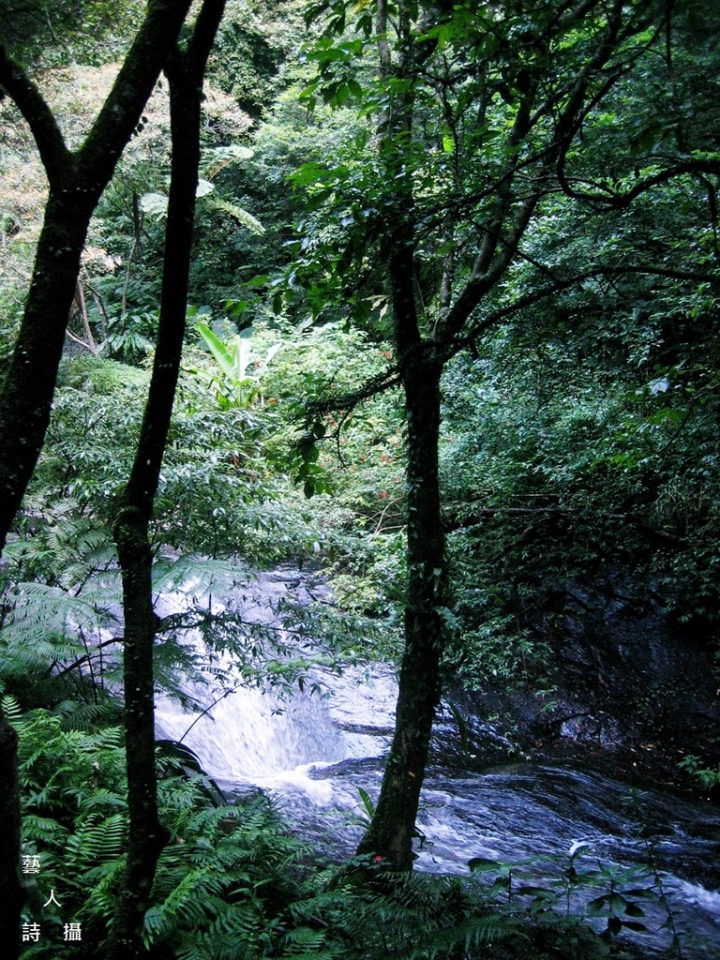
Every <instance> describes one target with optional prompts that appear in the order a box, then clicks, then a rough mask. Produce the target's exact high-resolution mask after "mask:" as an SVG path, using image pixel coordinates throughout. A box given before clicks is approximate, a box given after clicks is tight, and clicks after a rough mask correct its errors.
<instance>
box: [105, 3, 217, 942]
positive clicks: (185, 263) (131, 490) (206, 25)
mask: <svg viewBox="0 0 720 960" xmlns="http://www.w3.org/2000/svg"><path fill="white" fill-rule="evenodd" d="M224 7H225V0H205V3H204V4H203V7H202V9H201V11H200V13H199V15H198V19H197V21H196V24H195V28H194V31H193V36H192V39H191V41H190V44H189V46H188V48H187V50H186V51H184V52H182V53H181V52H180V51H179V50H177V49H176V50H175V51H174V52H173V53H172V54H171V56H170V57H169V58H168V62H167V65H166V68H165V73H166V75H167V78H168V81H169V85H170V124H171V134H172V169H171V182H170V196H169V201H168V218H167V226H166V232H165V254H164V261H163V283H162V293H161V301H160V320H159V326H158V337H157V345H156V351H155V359H154V364H153V372H152V379H151V383H150V389H149V392H148V398H147V402H146V405H145V411H144V415H143V422H142V426H141V429H140V436H139V439H138V444H137V450H136V454H135V460H134V463H133V467H132V471H131V474H130V477H129V479H128V482H127V485H126V487H125V490H124V491H123V495H122V497H121V502H120V507H119V510H118V513H117V518H116V522H115V529H114V533H115V542H116V544H117V550H118V559H119V562H120V569H121V575H122V582H123V606H124V613H125V645H124V690H125V746H126V764H127V781H128V815H129V820H130V832H129V842H128V854H127V865H126V869H125V876H124V878H123V885H122V889H121V891H120V894H119V896H118V902H117V908H116V912H115V918H114V922H113V927H112V931H111V933H110V939H109V943H108V951H107V957H108V960H130V958H134V957H138V956H141V955H142V954H143V944H142V925H143V919H144V916H145V911H146V909H147V906H148V903H149V899H150V895H151V891H152V885H153V881H154V877H155V870H156V867H157V861H158V858H159V857H160V854H161V853H162V850H163V847H164V845H165V843H166V842H167V837H168V834H167V831H166V829H165V828H164V827H163V826H162V825H161V824H160V821H159V817H158V808H157V787H156V771H155V721H154V680H153V643H154V639H155V630H156V622H157V621H156V616H155V613H154V610H153V604H152V550H151V547H150V539H149V524H150V520H151V516H152V509H153V502H154V498H155V493H156V490H157V485H158V480H159V476H160V467H161V464H162V458H163V454H164V451H165V444H166V440H167V434H168V430H169V427H170V418H171V415H172V408H173V403H174V400H175V389H176V386H177V379H178V374H179V370H180V359H181V355H182V344H183V336H184V333H185V315H186V311H187V293H188V279H189V273H190V252H191V247H192V232H193V219H194V212H195V192H196V189H197V180H198V168H199V163H200V105H201V100H202V81H203V75H204V72H205V65H206V63H207V57H208V55H209V53H210V50H211V48H212V44H213V42H214V39H215V34H216V32H217V28H218V25H219V23H220V20H221V18H222V14H223V11H224Z"/></svg>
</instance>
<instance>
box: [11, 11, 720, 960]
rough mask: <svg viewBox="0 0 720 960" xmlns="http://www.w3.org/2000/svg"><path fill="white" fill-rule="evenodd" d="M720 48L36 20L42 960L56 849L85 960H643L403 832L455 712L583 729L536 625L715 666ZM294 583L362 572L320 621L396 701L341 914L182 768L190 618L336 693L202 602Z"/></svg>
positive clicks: (24, 126) (288, 16)
mask: <svg viewBox="0 0 720 960" xmlns="http://www.w3.org/2000/svg"><path fill="white" fill-rule="evenodd" d="M719 39H720V11H715V10H714V9H713V8H710V9H708V8H707V5H706V4H702V3H700V2H699V0H630V2H621V0H578V2H575V3H573V2H570V0H567V2H566V0H534V2H526V0H517V2H516V0H508V2H505V3H500V4H491V3H484V2H475V0H468V2H462V3H429V2H409V0H398V2H395V3H391V2H388V0H372V2H345V0H333V2H309V0H308V2H306V0H284V2H281V3H270V2H269V0H268V2H261V3H250V2H249V0H227V2H223V0H203V2H196V3H193V4H191V3H190V2H189V0H188V2H180V0H149V2H148V3H146V4H145V3H141V2H140V0H81V2H74V0H62V2H59V3H57V4H56V5H55V7H54V8H53V10H52V11H49V10H48V8H46V6H45V4H43V3H41V2H40V0H9V2H7V3H5V4H3V7H2V11H0V93H1V94H2V97H1V99H0V243H2V248H3V258H2V265H1V266H0V311H1V315H2V324H0V365H1V366H2V377H3V380H2V391H1V392H0V489H1V490H2V497H0V542H1V543H2V545H3V554H2V557H3V560H2V566H0V579H1V580H2V589H3V600H2V608H1V611H0V615H1V626H2V634H1V635H0V684H1V685H2V693H3V696H4V699H3V720H2V726H1V727H0V769H1V770H2V774H1V775H0V783H2V799H1V800H0V815H1V816H2V820H3V823H4V824H6V825H7V829H6V830H5V832H4V834H3V837H2V841H0V887H2V890H3V891H4V892H6V895H4V896H3V898H2V903H1V906H0V928H2V936H3V939H4V941H7V942H8V943H12V944H14V947H13V949H14V950H15V953H14V954H13V956H19V955H20V951H21V949H22V950H23V952H22V955H23V956H26V957H28V958H31V957H38V958H40V957H49V956H51V955H52V956H53V957H56V956H61V955H62V956H65V955H66V954H64V953H63V954H61V953H60V952H59V951H61V950H62V949H63V948H62V947H60V948H58V947H57V945H54V946H53V947H52V951H51V954H48V953H47V950H48V949H49V948H48V947H47V946H42V945H39V944H38V945H36V946H30V947H28V946H27V945H24V946H23V945H21V943H20V940H19V935H18V931H19V929H20V925H21V922H22V921H23V918H25V920H26V921H28V918H30V917H31V916H36V915H40V914H41V913H42V910H45V909H46V908H45V907H42V908H41V907H40V905H39V904H38V903H35V902H34V900H33V898H35V899H37V896H36V895H37V891H36V890H34V889H33V887H32V882H29V883H28V882H27V880H25V881H24V882H22V883H21V875H20V874H19V872H18V862H19V861H20V857H21V855H26V856H27V855H30V854H32V855H33V856H40V857H41V859H42V863H43V869H44V870H46V871H48V872H49V873H50V874H52V873H53V871H55V872H57V873H58V875H59V872H60V870H61V863H62V862H63V857H65V867H67V856H68V854H69V855H70V857H71V860H72V864H73V877H74V881H73V882H74V895H75V897H76V913H77V916H79V917H82V919H83V922H84V925H85V929H86V931H87V934H86V936H85V938H84V941H83V947H82V951H83V953H82V955H84V956H88V957H91V956H93V957H94V956H98V957H100V956H103V957H105V956H108V957H112V958H114V960H117V958H121V957H135V956H142V955H146V954H148V953H149V954H150V955H152V956H157V957H179V958H189V957H203V958H211V957H217V958H220V957H240V956H242V957H253V958H254V957H257V958H264V957H270V956H280V957H288V958H289V957H303V956H308V957H309V956H313V957H323V956H327V957H339V956H343V957H352V956H364V957H367V956H375V955H378V956H380V955H386V954H387V953H388V951H390V952H391V953H392V952H393V951H394V952H395V954H396V955H398V956H408V957H409V956H417V957H425V956H427V957H430V956H444V957H454V956H466V955H467V956H477V957H484V956H488V955H492V956H503V953H502V951H507V955H508V956H518V957H521V956H528V957H530V956H532V957H543V956H548V957H550V956H582V957H590V956H593V955H594V954H597V955H598V956H602V955H603V954H605V955H607V952H608V951H612V950H613V949H614V946H613V942H612V937H609V938H608V939H607V940H599V939H597V938H594V937H593V936H592V935H591V933H590V932H589V931H588V930H586V929H585V928H584V927H582V925H578V924H575V925H572V924H570V925H568V924H565V923H561V922H559V921H557V920H556V919H551V920H549V919H548V917H546V916H545V915H544V914H543V915H541V914H540V913H538V914H537V915H536V916H534V917H531V918H530V919H527V918H525V920H523V921H522V922H521V920H520V918H519V917H518V916H516V915H514V914H512V912H510V913H508V915H507V916H506V917H504V919H498V917H497V915H496V914H497V911H496V910H495V907H494V906H493V904H492V902H491V904H490V907H488V903H487V902H484V903H483V901H482V898H479V897H478V894H477V891H474V890H470V889H469V888H468V887H467V886H463V884H461V883H459V882H457V883H456V882H455V881H449V880H448V881H447V882H445V881H443V882H442V883H436V884H433V883H431V882H430V881H427V880H425V879H423V878H415V877H413V876H412V874H411V871H412V862H413V855H412V837H413V831H414V826H415V818H416V815H417V807H418V802H419V797H420V792H421V788H422V780H423V775H424V771H425V766H426V763H427V755H428V745H429V741H430V735H431V729H432V723H433V718H434V714H435V709H436V707H437V705H438V702H439V698H440V695H441V691H442V689H443V684H447V683H449V682H453V683H462V684H464V685H465V686H466V687H467V688H468V689H472V690H482V689H484V688H485V687H486V686H487V685H488V684H497V683H500V684H503V685H505V686H506V687H508V688H509V687H514V686H516V685H522V684H525V685H526V686H528V687H531V688H532V689H533V690H534V691H538V690H539V691H541V694H542V695H543V696H547V697H548V698H551V697H552V654H551V651H550V650H549V649H548V644H547V635H548V632H547V631H546V630H541V629H539V624H540V623H544V624H546V623H547V622H549V621H551V620H552V618H553V617H557V616H559V615H560V612H561V611H562V610H564V609H566V608H567V605H568V604H569V603H571V602H577V597H578V595H579V594H583V596H586V595H587V588H588V585H589V584H592V583H596V582H598V581H600V580H603V579H604V580H608V579H615V580H617V581H621V582H622V583H623V584H624V585H626V586H627V585H628V584H630V585H631V590H632V593H633V597H634V599H635V600H636V602H637V603H643V602H646V601H647V598H648V597H652V598H653V602H658V603H659V604H661V606H662V609H663V610H664V612H665V615H666V616H667V617H668V618H670V619H671V620H672V621H673V623H675V624H676V625H677V626H678V629H681V630H686V631H688V634H690V633H692V636H693V638H694V642H699V643H700V644H701V645H702V646H703V647H704V648H706V649H710V650H712V649H715V645H716V642H717V614H718V609H719V605H718V604H719V599H720V598H719V597H718V589H719V586H718V577H717V569H718V564H719V563H720V553H718V547H717V543H718V525H719V518H718V502H720V500H719V497H718V493H719V490H718V487H719V485H720V475H719V473H718V436H717V432H718V423H719V419H718V409H717V405H718V386H719V381H718V372H717V368H718V352H719V351H720V328H719V326H718V304H717V291H718V282H719V280H720V273H719V272H718V266H719V261H720V246H719V244H720V240H719V239H718V199H717V190H718V175H719V174H720V152H719V141H718V137H719V136H720V87H719V84H720V80H718V76H719V73H718V56H719V54H718V41H719ZM288 560H292V561H294V562H298V563H312V564H315V565H318V567H320V568H322V569H323V570H324V571H325V572H326V574H327V576H328V578H329V582H330V584H331V586H332V589H333V593H334V596H335V598H336V603H337V606H336V608H335V609H334V610H333V611H331V612H330V613H328V612H327V611H313V610H310V611H305V613H304V616H306V617H307V618H308V620H309V624H308V627H307V629H309V630H311V631H314V633H315V635H316V636H317V637H318V645H321V644H320V641H322V645H324V649H325V651H326V652H328V651H331V653H332V656H333V657H334V658H336V662H342V660H343V658H346V659H351V658H355V659H365V660H373V659H391V660H395V661H397V662H398V663H399V665H400V674H399V676H400V697H399V701H398V710H397V721H396V733H395V738H394V741H393V745H392V749H391V752H390V755H389V758H388V763H387V768H386V773H385V777H384V781H383V787H382V791H381V794H380V797H379V800H378V802H377V804H376V805H375V806H374V807H373V808H372V810H371V811H369V812H371V813H372V817H371V819H370V822H369V824H368V829H367V831H366V832H365V835H364V837H363V838H362V840H361V841H360V844H359V848H358V860H357V861H356V864H355V867H356V869H355V870H354V871H349V872H345V873H342V874H340V875H339V877H338V875H337V874H336V875H334V876H333V878H332V879H330V878H329V876H328V875H326V874H325V873H323V872H322V871H320V870H315V871H313V870H312V869H311V868H310V867H309V865H308V856H307V852H306V851H303V850H302V848H301V845H299V844H298V843H296V842H295V841H292V840H291V839H289V838H288V836H287V835H286V834H285V833H284V832H283V828H282V825H281V824H280V822H279V819H278V817H277V815H276V813H275V812H274V811H273V809H272V805H270V804H268V803H266V802H263V801H261V800H258V801H257V802H253V803H251V804H249V805H248V807H247V808H239V807H222V806H220V807H216V806H214V805H213V801H212V799H211V798H209V796H208V791H207V784H206V782H205V780H204V778H203V776H202V774H201V773H198V775H197V776H196V777H191V778H188V777H187V776H183V775H182V773H181V770H182V766H183V764H182V762H181V760H180V759H178V756H177V755H176V754H173V753H172V751H170V752H169V753H167V754H165V753H160V754H157V751H156V747H155V743H154V731H153V698H154V695H155V693H156V691H157V690H159V689H165V690H169V691H170V692H171V693H174V694H175V695H178V696H182V678H183V677H184V678H188V677H190V676H191V675H194V671H195V672H196V668H197V664H195V663H194V662H193V661H192V658H190V657H188V655H187V651H186V650H185V649H184V648H183V645H182V644H181V643H180V642H179V641H178V633H179V631H181V630H182V629H183V628H187V627H188V626H189V625H192V626H197V627H200V628H202V630H203V631H204V636H205V641H206V645H207V649H208V651H209V652H212V651H215V652H218V651H230V652H231V653H232V655H233V656H234V657H235V658H236V659H237V661H238V663H239V664H240V665H241V668H242V670H243V671H244V672H245V673H246V676H247V682H248V683H258V684H270V683H281V684H283V683H285V684H293V683H298V682H304V678H305V676H306V671H307V666H308V664H307V662H305V661H304V659H303V657H301V656H297V657H295V656H285V657H284V658H281V659H282V664H283V665H282V669H280V670H278V669H276V667H275V666H274V667H273V670H272V671H271V670H270V669H269V667H268V666H267V664H268V662H272V664H274V665H277V664H278V657H277V655H276V653H277V649H276V647H275V646H274V645H275V644H276V643H277V642H278V641H277V639H276V638H273V637H272V636H270V635H261V634H262V631H260V633H258V631H257V630H253V629H251V628H248V627H246V626H243V625H242V624H232V623H228V622H226V621H225V620H223V618H222V617H221V616H220V617H217V616H216V617H213V616H212V613H211V611H209V610H208V609H207V604H205V607H203V596H204V597H207V596H209V595H211V594H212V593H216V594H217V592H218V591H222V590H223V589H229V588H230V586H231V584H232V582H233V579H234V578H237V575H238V570H239V569H242V567H243V565H245V567H247V568H252V567H256V568H257V567H267V566H271V565H272V564H276V563H279V562H283V561H288ZM198 582H199V583H200V584H201V585H202V589H200V588H198V586H197V584H198ZM162 589H175V590H179V591H182V590H183V589H186V590H187V592H188V596H189V598H191V597H194V598H195V599H193V600H191V599H189V600H188V611H187V613H186V614H183V615H182V616H174V617H165V618H161V617H159V616H157V614H156V612H155V610H154V607H153V604H154V597H155V596H156V595H157V593H158V591H160V590H162ZM192 591H195V592H194V593H193V592H192ZM572 598H575V599H574V601H573V600H572ZM121 653H122V655H120V654H121ZM88 757H97V758H98V759H96V760H94V761H93V763H92V764H90V765H89V764H88V762H87V761H88ZM717 759H718V758H717V742H716V741H713V737H712V732H711V731H708V737H707V744H706V748H705V752H704V754H703V756H697V757H691V758H689V760H688V761H687V763H688V764H689V765H690V766H694V767H695V768H697V769H699V770H700V771H701V772H702V774H703V777H704V782H705V784H706V785H708V786H710V785H712V784H713V783H714V782H715V781H716V780H717V779H718V777H717V774H716V773H715V768H716V765H717ZM185 761H187V758H185ZM95 764H97V765H98V766H97V768H96V767H95ZM98 770H99V771H101V772H100V774H99V773H98ZM21 798H22V799H21ZM211 838H212V839H211ZM378 863H381V864H382V869H379V868H376V866H375V865H376V864H378ZM289 864H291V865H292V866H293V869H292V871H290V872H288V870H287V869H286V868H287V866H288V865H289ZM386 869H387V870H389V872H388V873H387V874H386V873H385V870H386ZM405 874H407V875H408V876H402V875H405ZM398 875H400V879H397V877H398ZM388 877H394V878H395V880H394V881H393V882H392V883H391V882H390V880H389V879H387V878H388ZM46 906H47V905H46ZM42 915H43V919H44V922H47V923H48V924H52V923H56V922H57V918H56V917H55V916H54V914H53V913H52V909H50V911H47V910H46V912H45V913H44V914H42ZM613 916H614V915H613ZM420 917H421V918H422V920H420V919H418V918H420ZM614 919H615V920H617V917H615V918H614ZM618 922H619V921H618ZM623 922H625V921H623ZM627 922H628V923H632V922H633V921H627ZM418 923H422V924H424V929H426V931H427V937H426V938H425V941H424V942H423V943H422V944H418V943H417V942H415V941H413V938H412V931H413V930H414V929H415V928H416V927H417V925H418ZM613 923H614V921H613ZM523 924H525V925H524V926H523ZM370 926H372V929H373V931H378V936H377V938H376V939H375V940H372V938H370V940H372V942H370V940H368V938H367V937H368V935H367V929H368V927H370ZM608 930H609V931H610V933H612V932H613V924H611V923H610V920H609V921H608ZM615 932H617V930H615ZM373 936H374V933H373ZM608 940H609V942H608ZM502 944H505V945H504V946H503V945H502ZM65 949H66V951H69V950H70V949H71V948H68V947H66V948H65ZM75 950H76V953H77V948H75ZM363 950H364V951H365V952H363ZM463 950H464V951H465V952H464V953H463V952H462V951H463ZM487 950H490V951H491V954H488V953H487V952H485V951H487ZM67 955H68V956H69V955H70V953H69V952H68V953H67Z"/></svg>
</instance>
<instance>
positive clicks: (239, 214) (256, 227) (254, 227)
mask: <svg viewBox="0 0 720 960" xmlns="http://www.w3.org/2000/svg"><path fill="white" fill-rule="evenodd" d="M207 204H208V206H209V207H210V208H211V209H213V210H223V211H224V212H225V213H229V214H230V216H232V217H235V219H236V220H237V221H238V223H240V224H242V226H243V227H245V228H246V229H247V230H249V231H250V232H251V233H255V234H262V233H265V227H264V226H263V225H262V224H261V223H260V221H259V220H257V219H256V218H255V217H254V216H253V215H252V214H251V213H248V212H247V210H243V208H242V207H239V206H238V205H237V204H236V203H230V202H229V201H228V200H221V199H220V198H219V197H212V198H209V199H208V201H207Z"/></svg>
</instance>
